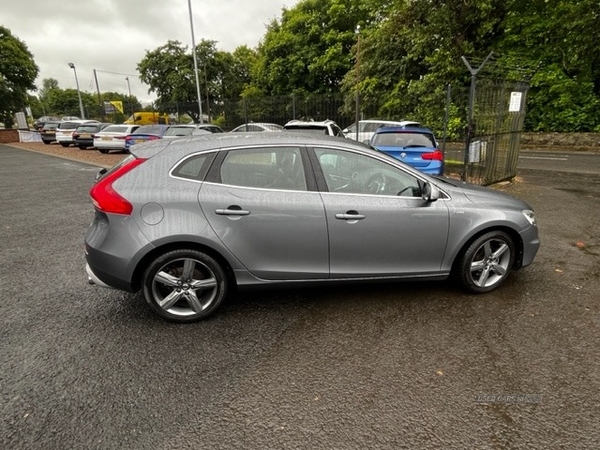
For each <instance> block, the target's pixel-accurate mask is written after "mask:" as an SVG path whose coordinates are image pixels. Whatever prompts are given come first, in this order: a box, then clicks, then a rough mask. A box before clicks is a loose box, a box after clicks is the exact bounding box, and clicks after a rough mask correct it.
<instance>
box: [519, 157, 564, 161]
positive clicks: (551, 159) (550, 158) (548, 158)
mask: <svg viewBox="0 0 600 450" xmlns="http://www.w3.org/2000/svg"><path fill="white" fill-rule="evenodd" d="M519 159H547V160H549V161H567V160H568V158H554V157H550V156H519Z"/></svg>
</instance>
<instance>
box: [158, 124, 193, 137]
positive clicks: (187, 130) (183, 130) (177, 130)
mask: <svg viewBox="0 0 600 450" xmlns="http://www.w3.org/2000/svg"><path fill="white" fill-rule="evenodd" d="M193 131H194V127H178V126H174V127H171V128H169V129H168V130H167V131H166V132H165V134H164V135H165V137H167V136H190V135H191V134H192V132H193Z"/></svg>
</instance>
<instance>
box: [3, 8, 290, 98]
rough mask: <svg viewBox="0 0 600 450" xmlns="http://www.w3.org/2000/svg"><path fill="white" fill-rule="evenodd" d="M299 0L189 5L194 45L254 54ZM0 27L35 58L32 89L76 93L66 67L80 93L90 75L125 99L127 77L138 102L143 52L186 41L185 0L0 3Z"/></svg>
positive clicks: (143, 89) (143, 92)
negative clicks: (52, 83)
mask: <svg viewBox="0 0 600 450" xmlns="http://www.w3.org/2000/svg"><path fill="white" fill-rule="evenodd" d="M298 1H299V0H192V11H193V22H194V33H195V38H196V43H198V42H200V40H201V39H209V40H213V41H217V48H218V49H219V50H225V51H233V50H235V48H236V47H238V46H240V45H247V46H249V47H251V48H254V47H256V46H257V45H258V43H259V41H260V40H261V39H262V37H263V36H264V34H265V30H266V28H265V27H266V25H267V24H268V23H269V22H270V21H271V20H272V19H274V18H280V17H281V11H282V8H283V7H286V8H291V7H293V6H294V5H295V4H296V3H297V2H298ZM0 24H1V25H3V26H5V27H7V28H9V29H10V30H11V32H12V33H13V35H15V36H17V37H18V38H19V39H21V40H22V41H24V42H25V44H26V45H27V47H28V48H29V51H30V52H31V53H32V54H33V56H34V59H35V62H36V64H37V65H38V67H39V69H40V73H39V76H38V79H37V82H36V84H37V85H38V87H41V81H42V79H44V78H55V79H56V80H58V84H59V86H60V87H61V88H63V89H66V88H75V87H76V85H75V76H74V73H73V70H72V69H70V68H69V66H68V63H70V62H72V63H73V64H75V68H76V70H77V77H78V79H79V87H80V89H81V90H82V91H87V92H91V93H95V92H96V85H95V82H94V76H93V69H96V71H97V75H98V84H99V86H100V90H101V91H113V92H121V93H123V94H127V81H126V80H125V77H126V76H129V81H130V84H131V93H132V94H133V95H135V96H136V97H137V98H138V99H140V100H141V101H142V102H147V101H150V100H152V99H153V94H148V86H146V85H144V84H142V83H141V82H140V81H139V79H138V78H137V75H138V73H137V70H136V67H137V64H138V63H139V62H140V61H141V60H142V58H143V57H144V55H145V53H146V50H154V49H155V48H157V47H159V46H161V45H163V44H165V43H166V42H167V41H168V40H169V39H171V40H178V41H180V42H182V43H183V44H185V45H188V46H191V42H192V38H191V30H190V16H189V9H188V0H58V1H48V0H0ZM111 72H112V73H111Z"/></svg>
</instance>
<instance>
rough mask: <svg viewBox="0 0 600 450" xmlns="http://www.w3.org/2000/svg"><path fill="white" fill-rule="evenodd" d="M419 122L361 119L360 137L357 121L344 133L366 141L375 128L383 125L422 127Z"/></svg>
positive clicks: (359, 126) (345, 129)
mask: <svg viewBox="0 0 600 450" xmlns="http://www.w3.org/2000/svg"><path fill="white" fill-rule="evenodd" d="M420 126H421V124H420V123H419V122H414V121H412V120H402V121H399V122H398V121H394V120H377V119H370V120H361V121H359V122H358V139H357V137H356V123H353V124H352V125H350V126H349V127H348V128H344V135H345V136H346V137H347V138H349V139H354V140H355V141H358V142H365V141H368V140H370V139H371V137H372V136H373V134H374V133H375V130H377V129H378V128H381V127H420Z"/></svg>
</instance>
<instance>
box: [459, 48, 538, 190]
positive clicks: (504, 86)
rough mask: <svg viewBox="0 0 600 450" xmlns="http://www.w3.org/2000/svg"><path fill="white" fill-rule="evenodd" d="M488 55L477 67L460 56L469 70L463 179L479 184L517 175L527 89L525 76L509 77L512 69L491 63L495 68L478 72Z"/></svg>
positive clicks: (527, 83) (483, 65) (486, 183)
mask: <svg viewBox="0 0 600 450" xmlns="http://www.w3.org/2000/svg"><path fill="white" fill-rule="evenodd" d="M490 57H491V54H490V55H489V56H488V58H486V60H484V61H483V63H482V64H481V65H480V66H479V67H478V68H477V69H473V68H472V67H471V65H470V64H469V62H468V61H467V60H466V58H464V57H463V61H464V63H465V65H466V66H467V68H468V69H469V71H470V72H471V88H470V92H469V103H468V108H467V114H468V118H467V124H468V126H467V134H466V138H465V148H464V166H463V170H462V179H463V180H465V181H469V182H471V183H475V184H480V185H489V184H492V183H497V182H500V181H504V180H509V179H511V178H514V177H515V176H516V175H517V163H518V160H519V149H520V141H521V133H522V131H523V126H524V123H525V104H526V99H527V91H528V89H529V81H528V79H523V80H519V81H512V80H508V79H507V77H508V75H509V74H511V71H510V70H509V69H505V70H499V69H498V67H497V66H494V64H493V63H492V64H490V65H491V66H492V67H493V68H494V69H495V70H492V71H485V72H483V73H482V74H481V75H480V72H482V69H484V67H485V64H486V62H487V61H488V59H489V58H490ZM514 73H515V71H512V74H514ZM517 73H521V74H522V73H523V72H518V71H517Z"/></svg>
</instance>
